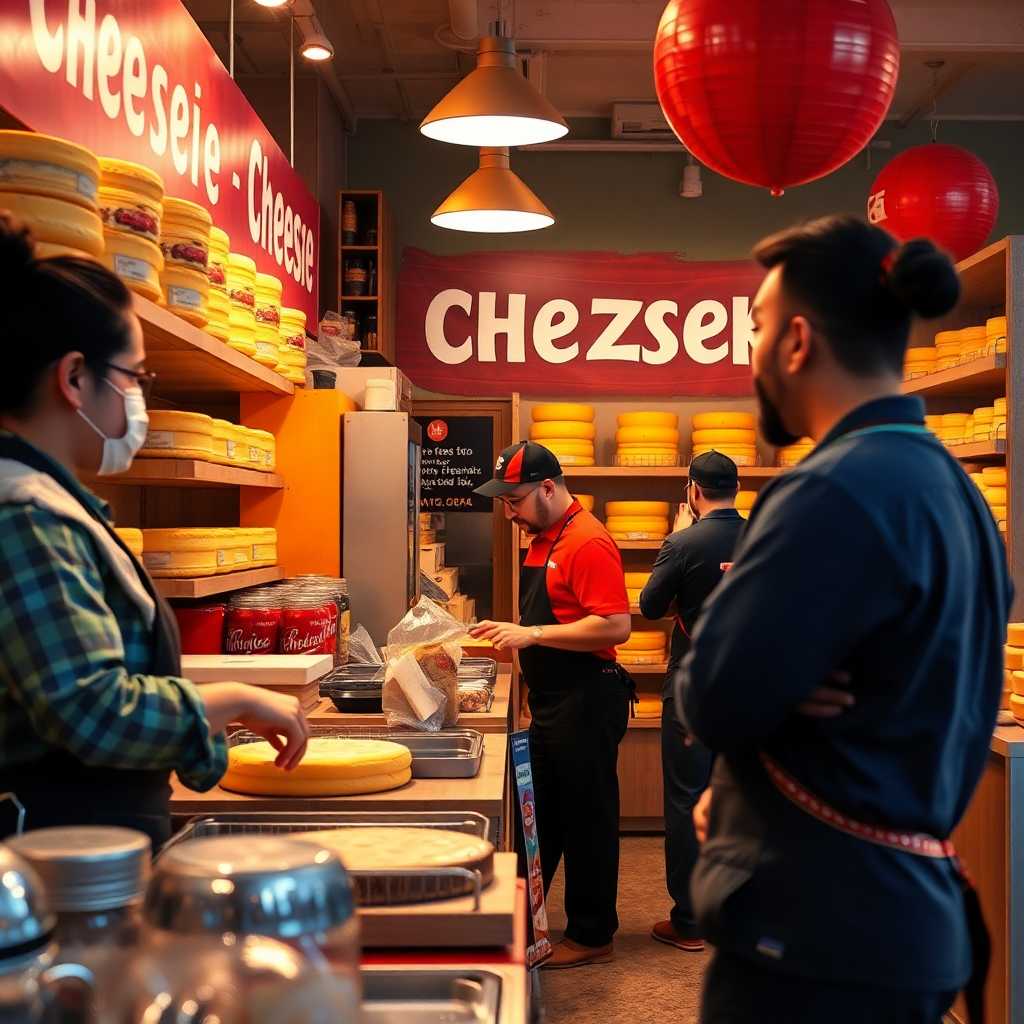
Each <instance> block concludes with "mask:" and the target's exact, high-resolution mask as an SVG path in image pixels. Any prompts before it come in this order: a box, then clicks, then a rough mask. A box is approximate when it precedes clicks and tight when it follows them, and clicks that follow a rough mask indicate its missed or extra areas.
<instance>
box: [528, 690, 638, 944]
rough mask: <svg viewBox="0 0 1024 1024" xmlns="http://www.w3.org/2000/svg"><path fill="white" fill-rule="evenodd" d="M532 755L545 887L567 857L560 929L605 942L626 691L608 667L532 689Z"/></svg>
mask: <svg viewBox="0 0 1024 1024" xmlns="http://www.w3.org/2000/svg"><path fill="white" fill-rule="evenodd" d="M530 713H531V715H532V716H533V721H532V722H531V724H530V758H531V761H532V764H533V784H534V796H535V798H536V807H537V832H538V837H539V839H540V857H541V868H542V870H543V872H544V891H545V892H547V890H548V888H549V887H550V885H551V880H552V879H553V878H554V877H555V872H556V871H557V870H558V864H559V862H560V861H561V860H562V858H563V857H564V858H565V913H566V917H567V918H568V925H567V927H566V930H565V937H566V938H567V939H571V940H572V941H573V942H578V943H580V945H583V946H605V945H607V944H608V943H610V942H611V941H612V936H614V934H615V932H616V931H617V930H618V927H619V918H618V914H617V912H616V909H615V903H616V898H617V895H618V885H619V776H618V751H619V743H620V742H621V740H622V737H623V736H624V735H625V733H626V723H627V720H628V718H629V691H628V690H627V689H626V687H625V686H624V685H623V684H622V682H621V681H619V679H617V678H616V677H615V676H614V675H611V676H610V677H608V676H606V677H603V678H600V677H599V678H597V679H588V680H586V681H585V683H582V684H581V685H578V686H575V687H573V688H572V689H570V690H563V691H558V692H552V691H545V690H543V689H540V688H536V687H531V689H530Z"/></svg>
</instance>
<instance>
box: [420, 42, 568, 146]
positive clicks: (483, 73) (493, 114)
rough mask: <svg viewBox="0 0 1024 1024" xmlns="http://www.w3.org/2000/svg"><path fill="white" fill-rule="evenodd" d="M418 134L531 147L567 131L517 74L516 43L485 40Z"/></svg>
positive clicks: (457, 141)
mask: <svg viewBox="0 0 1024 1024" xmlns="http://www.w3.org/2000/svg"><path fill="white" fill-rule="evenodd" d="M420 131H421V132H422V133H423V134H424V135H426V136H427V137H428V138H431V139H436V140H437V141H439V142H451V143H454V144H455V145H459V146H478V147H481V148H484V147H495V146H530V145H533V144H535V143H539V142H551V141H552V140H554V139H560V138H561V137H562V136H563V135H565V134H566V132H568V131H569V126H568V125H567V124H566V123H565V119H564V118H563V117H562V115H561V114H559V113H558V111H557V110H556V109H555V108H554V107H553V106H552V105H551V104H550V103H549V102H548V101H547V100H546V99H545V98H544V97H543V96H542V95H541V94H540V93H539V92H538V91H537V90H536V89H535V88H534V87H533V86H532V85H531V84H530V83H529V82H528V81H527V80H526V79H525V78H524V77H523V76H522V75H521V74H520V73H519V70H518V68H517V67H516V49H515V43H514V42H513V41H512V40H511V39H509V38H507V37H505V36H497V35H492V36H485V37H483V38H482V39H481V40H480V47H479V49H478V50H477V63H476V69H475V70H474V71H472V72H470V74H468V75H467V76H466V77H465V78H464V79H463V80H462V81H461V82H459V84H458V85H457V86H455V88H454V89H452V91H451V92H449V93H448V95H447V96H445V98H444V99H443V100H441V102H440V103H438V105H437V106H436V107H434V109H433V110H432V111H431V112H430V113H429V114H428V115H427V116H426V118H424V120H423V123H422V124H421V125H420Z"/></svg>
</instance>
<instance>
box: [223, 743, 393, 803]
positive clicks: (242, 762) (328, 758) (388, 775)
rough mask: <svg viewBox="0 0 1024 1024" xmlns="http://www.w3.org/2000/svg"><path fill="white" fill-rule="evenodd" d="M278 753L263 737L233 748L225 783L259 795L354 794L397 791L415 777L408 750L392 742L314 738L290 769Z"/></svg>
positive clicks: (236, 789)
mask: <svg viewBox="0 0 1024 1024" xmlns="http://www.w3.org/2000/svg"><path fill="white" fill-rule="evenodd" d="M277 755H278V752H277V751H276V750H275V749H274V748H273V747H272V746H271V745H270V744H269V743H267V742H265V741H262V740H261V741H259V742H255V743H240V744H238V745H237V746H234V747H231V748H230V749H229V750H228V770H227V772H226V773H225V775H224V778H223V779H221V783H220V784H221V787H222V788H223V789H229V790H232V791H233V792H235V793H249V794H252V795H254V796H279V795H280V796H285V795H288V796H353V795H358V794H362V793H381V792H384V791H385V790H389V789H397V788H398V787H399V786H404V785H405V784H406V783H407V782H408V781H409V780H410V779H411V778H412V754H411V752H410V751H409V748H408V747H404V746H402V744H401V743H392V742H391V741H390V740H362V739H349V738H347V737H343V736H314V737H313V738H312V739H310V741H309V745H308V747H307V748H306V756H305V757H304V758H303V759H302V761H301V763H300V764H298V765H297V766H296V767H295V768H293V769H292V770H291V771H290V772H286V771H283V770H282V769H280V768H278V767H277V765H276V764H275V763H274V762H275V760H276V759H277Z"/></svg>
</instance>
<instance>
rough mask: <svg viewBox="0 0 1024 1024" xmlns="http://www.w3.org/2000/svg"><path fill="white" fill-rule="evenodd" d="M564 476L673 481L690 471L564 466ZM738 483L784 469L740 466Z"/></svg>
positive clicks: (685, 468) (780, 471)
mask: <svg viewBox="0 0 1024 1024" xmlns="http://www.w3.org/2000/svg"><path fill="white" fill-rule="evenodd" d="M563 468H564V471H565V475H566V476H569V477H583V478H587V477H589V478H591V479H594V480H599V479H602V478H607V479H622V480H630V479H633V480H651V479H658V478H662V479H675V480H686V479H687V478H688V477H689V475H690V471H689V469H687V467H686V466H651V467H646V466H638V467H637V466H565V467H563ZM739 471H740V482H741V483H742V481H743V479H744V478H746V479H748V480H767V479H769V478H771V477H773V476H778V475H779V474H780V473H784V472H785V470H784V469H780V468H779V467H778V466H740V467H739Z"/></svg>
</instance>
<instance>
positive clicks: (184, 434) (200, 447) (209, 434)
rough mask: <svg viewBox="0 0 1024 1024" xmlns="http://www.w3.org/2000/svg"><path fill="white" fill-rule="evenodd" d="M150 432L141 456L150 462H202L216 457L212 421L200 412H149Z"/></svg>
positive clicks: (163, 410) (158, 410) (165, 410)
mask: <svg viewBox="0 0 1024 1024" xmlns="http://www.w3.org/2000/svg"><path fill="white" fill-rule="evenodd" d="M148 412H149V431H148V433H147V434H146V440H145V443H144V444H143V446H142V449H141V451H140V452H139V454H140V455H142V456H146V457H149V458H166V459H181V458H200V459H209V458H211V457H212V455H213V451H214V441H213V418H212V417H210V416H206V415H205V414H203V413H200V412H178V411H177V410H171V409H150V410H149V411H148Z"/></svg>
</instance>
